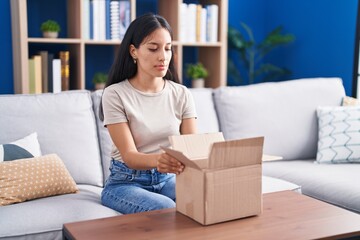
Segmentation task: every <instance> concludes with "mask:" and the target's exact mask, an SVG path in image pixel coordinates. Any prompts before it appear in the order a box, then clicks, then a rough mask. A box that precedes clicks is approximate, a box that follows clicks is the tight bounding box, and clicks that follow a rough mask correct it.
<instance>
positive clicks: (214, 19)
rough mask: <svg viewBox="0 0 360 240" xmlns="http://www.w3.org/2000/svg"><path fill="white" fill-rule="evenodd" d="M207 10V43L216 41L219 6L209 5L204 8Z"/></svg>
mask: <svg viewBox="0 0 360 240" xmlns="http://www.w3.org/2000/svg"><path fill="white" fill-rule="evenodd" d="M206 9H207V39H206V40H207V42H217V41H218V24H219V23H218V19H219V16H218V15H219V6H218V5H216V4H210V5H207V6H206Z"/></svg>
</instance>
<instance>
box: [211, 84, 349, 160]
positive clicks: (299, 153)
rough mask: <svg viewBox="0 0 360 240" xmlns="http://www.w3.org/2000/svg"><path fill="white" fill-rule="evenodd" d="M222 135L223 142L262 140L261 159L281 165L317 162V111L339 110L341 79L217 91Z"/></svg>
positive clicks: (341, 88) (241, 87)
mask: <svg viewBox="0 0 360 240" xmlns="http://www.w3.org/2000/svg"><path fill="white" fill-rule="evenodd" d="M214 93H215V106H216V109H217V111H218V116H219V122H220V130H221V131H222V132H223V134H224V137H225V138H226V139H238V138H246V137H254V136H265V143H264V153H266V154H272V155H280V156H282V157H283V158H285V159H289V160H290V159H308V158H315V156H316V150H317V139H318V126H317V118H316V109H317V107H318V106H321V105H331V106H334V105H336V106H339V105H340V104H341V101H342V98H343V97H344V96H345V91H344V87H343V85H342V81H341V79H339V78H313V79H298V80H292V81H284V82H275V83H274V82H272V83H260V84H255V85H249V86H240V87H222V88H219V89H216V90H215V92H214Z"/></svg>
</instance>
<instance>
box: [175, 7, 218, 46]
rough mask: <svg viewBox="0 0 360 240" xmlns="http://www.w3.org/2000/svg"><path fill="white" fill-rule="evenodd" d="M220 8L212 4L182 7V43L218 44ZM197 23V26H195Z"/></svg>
mask: <svg viewBox="0 0 360 240" xmlns="http://www.w3.org/2000/svg"><path fill="white" fill-rule="evenodd" d="M218 15H219V6H218V5H216V4H210V5H205V6H202V5H200V4H194V3H190V4H186V3H182V4H181V5H180V24H179V26H180V34H179V40H180V41H181V42H190V43H192V42H217V41H218V37H217V36H218V19H219V16H218ZM194 23H195V24H194Z"/></svg>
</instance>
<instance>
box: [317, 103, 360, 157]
mask: <svg viewBox="0 0 360 240" xmlns="http://www.w3.org/2000/svg"><path fill="white" fill-rule="evenodd" d="M317 115H318V120H319V140H318V151H317V156H316V162H318V163H360V106H347V107H319V108H318V109H317Z"/></svg>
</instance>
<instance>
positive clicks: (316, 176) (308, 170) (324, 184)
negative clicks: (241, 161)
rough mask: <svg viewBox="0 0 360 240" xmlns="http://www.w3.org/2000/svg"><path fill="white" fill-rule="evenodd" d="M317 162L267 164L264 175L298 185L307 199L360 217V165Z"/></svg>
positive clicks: (277, 162) (264, 166)
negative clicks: (319, 201) (324, 202)
mask: <svg viewBox="0 0 360 240" xmlns="http://www.w3.org/2000/svg"><path fill="white" fill-rule="evenodd" d="M314 161H315V159H310V160H298V161H285V160H283V161H273V162H264V163H263V174H264V175H265V176H270V177H274V178H280V179H283V180H286V181H289V182H292V183H295V184H298V185H300V186H301V191H302V193H303V194H305V195H308V196H311V197H314V198H317V199H320V200H323V201H326V202H329V203H331V204H334V205H337V206H340V207H343V208H346V209H349V210H352V211H355V212H358V213H360V201H359V199H360V184H359V182H360V174H359V173H360V164H317V163H314Z"/></svg>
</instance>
